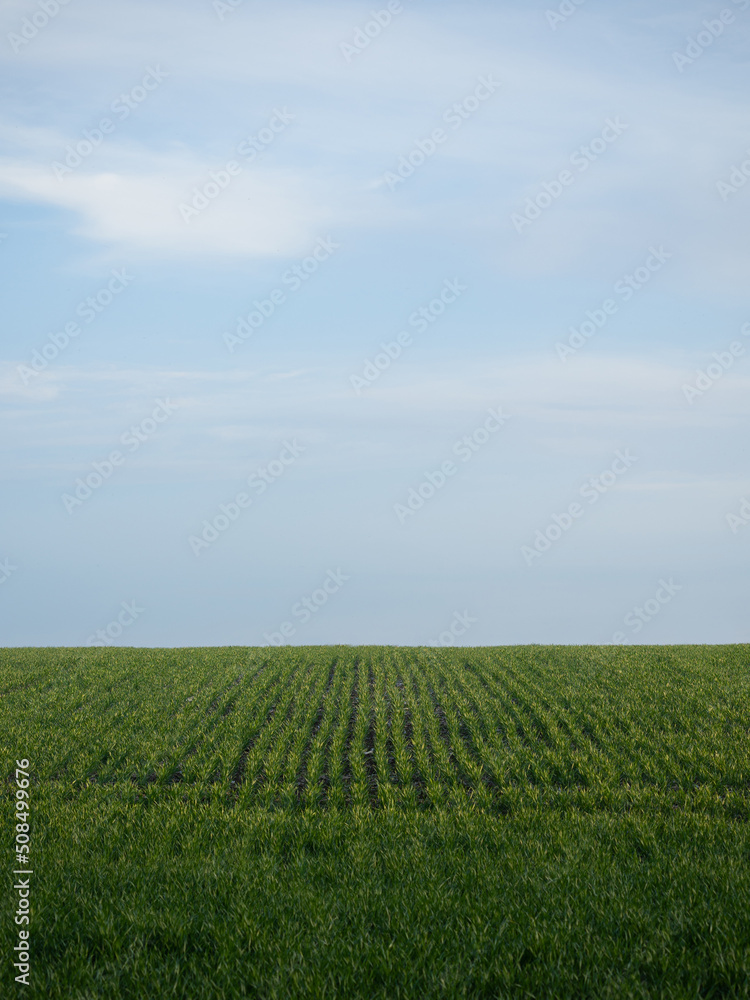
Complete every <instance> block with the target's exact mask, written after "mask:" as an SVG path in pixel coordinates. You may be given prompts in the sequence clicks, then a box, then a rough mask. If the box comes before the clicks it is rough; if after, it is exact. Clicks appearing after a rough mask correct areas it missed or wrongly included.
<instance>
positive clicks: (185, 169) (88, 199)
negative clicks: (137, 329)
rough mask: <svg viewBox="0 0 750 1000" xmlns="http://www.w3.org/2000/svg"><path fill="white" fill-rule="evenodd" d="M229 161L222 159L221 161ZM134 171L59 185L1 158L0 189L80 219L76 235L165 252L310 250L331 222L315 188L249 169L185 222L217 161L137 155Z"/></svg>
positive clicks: (48, 175) (73, 178)
mask: <svg viewBox="0 0 750 1000" xmlns="http://www.w3.org/2000/svg"><path fill="white" fill-rule="evenodd" d="M227 158H228V159H229V157H227ZM139 166H140V170H139V171H138V172H136V171H134V170H133V169H132V168H131V169H129V170H128V169H125V168H122V169H120V170H111V171H102V172H99V173H83V172H80V173H77V172H75V171H74V172H73V173H71V174H68V175H67V176H65V177H63V178H62V179H61V180H58V179H57V178H56V177H55V176H54V175H53V174H52V172H51V170H50V169H49V168H44V167H41V166H39V165H36V164H28V163H27V164H24V163H20V162H18V161H14V160H9V159H6V160H4V161H1V162H0V192H2V193H3V194H4V195H5V196H6V197H16V198H20V199H23V200H29V201H41V202H46V203H48V204H52V205H56V206H58V207H59V208H64V209H70V210H72V211H75V212H77V213H79V214H80V216H81V220H82V221H81V222H79V223H78V224H77V225H76V226H75V232H76V233H78V234H79V235H82V236H87V237H89V238H91V239H93V240H97V241H99V242H102V243H108V244H118V245H119V246H120V247H122V248H124V249H127V248H133V249H136V250H147V251H153V252H160V253H168V254H172V255H178V256H179V255H183V254H214V255H216V254H219V255H222V254H225V255H246V256H252V257H257V256H272V255H274V254H280V255H282V256H296V255H298V254H304V253H307V252H308V251H309V247H310V245H311V244H312V243H314V241H315V239H316V238H317V237H318V236H320V235H321V233H322V232H323V231H324V230H325V229H326V228H327V227H328V225H329V224H330V223H331V221H332V215H333V213H332V212H331V210H330V209H328V208H327V207H326V206H325V202H324V200H323V197H322V196H321V193H320V191H316V190H315V184H314V182H312V181H311V180H310V179H309V178H306V177H304V176H303V175H302V174H301V173H299V172H295V171H291V170H275V171H270V170H264V169H257V168H255V169H252V170H251V169H249V168H245V169H243V171H242V172H241V173H240V174H239V175H238V176H236V177H235V178H233V179H232V180H231V182H230V184H229V185H228V186H227V188H226V189H224V190H221V191H220V193H219V194H218V196H217V197H216V198H215V200H212V201H209V202H208V205H207V207H206V208H205V209H204V210H203V211H201V212H200V214H198V215H197V216H192V217H191V218H190V221H189V222H187V221H186V220H185V218H183V216H182V214H181V213H180V208H179V206H180V204H182V203H185V204H187V205H190V203H191V201H192V199H193V197H194V188H196V187H198V188H199V189H202V188H203V187H204V186H205V185H206V184H207V183H208V182H209V181H210V176H209V172H210V171H211V170H213V171H216V170H219V169H221V168H222V167H223V164H220V163H216V162H213V163H210V162H204V163H200V162H197V161H196V160H195V159H194V158H193V157H188V156H178V155H172V156H154V155H151V154H148V153H147V152H145V151H144V152H143V154H142V156H141V157H140V163H139Z"/></svg>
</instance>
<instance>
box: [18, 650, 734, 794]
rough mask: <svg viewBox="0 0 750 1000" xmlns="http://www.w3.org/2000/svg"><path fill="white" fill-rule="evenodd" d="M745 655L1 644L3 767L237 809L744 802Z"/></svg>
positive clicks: (42, 776)
mask: <svg viewBox="0 0 750 1000" xmlns="http://www.w3.org/2000/svg"><path fill="white" fill-rule="evenodd" d="M749 696H750V671H748V650H747V647H744V646H732V647H632V648H629V649H622V648H620V649H617V648H611V647H534V646H526V647H502V648H484V649H471V650H460V649H455V650H439V651H438V650H434V649H428V648H417V649H406V648H394V647H287V648H284V649H271V650H269V649H244V648H239V647H237V648H227V649H183V650H142V651H138V650H132V649H128V650H126V649H118V650H5V651H3V652H2V653H0V705H1V706H2V719H3V722H2V729H0V737H1V738H2V743H3V744H4V750H5V756H6V759H9V760H10V759H11V758H15V757H16V756H19V755H22V756H27V757H29V758H30V759H32V760H33V765H32V766H33V769H34V774H35V779H36V780H37V781H39V782H45V781H57V782H65V783H67V784H69V785H70V786H71V787H74V788H75V787H78V788H80V787H82V786H84V785H86V784H92V783H95V784H99V785H115V786H117V785H120V784H121V783H126V782H129V783H130V784H131V785H139V786H155V789H154V790H158V789H161V788H168V787H171V786H175V785H180V786H182V788H183V789H185V790H187V789H190V788H192V789H195V788H198V789H205V790H209V789H212V790H213V791H218V792H220V794H225V795H226V796H227V797H228V798H229V799H230V800H231V801H233V802H235V803H236V804H237V805H238V806H251V805H260V806H267V807H290V806H307V807H316V806H318V807H320V806H326V807H338V808H344V807H347V806H359V807H376V806H378V807H386V808H390V807H392V808H395V807H415V806H418V805H432V806H442V805H446V804H449V803H452V802H455V801H457V800H464V801H465V800H467V799H468V800H470V801H471V802H472V803H474V804H476V805H477V806H479V807H482V808H491V807H492V806H493V804H495V805H496V804H498V803H501V802H502V799H503V796H504V795H508V794H509V793H510V792H511V791H512V790H513V789H527V790H529V789H532V790H533V789H535V788H541V789H556V790H565V789H589V790H597V789H599V790H601V789H612V788H618V787H620V788H622V787H631V788H644V787H649V788H655V789H661V790H664V791H667V790H680V791H682V792H683V793H688V794H694V793H696V791H697V790H701V789H702V790H703V792H704V794H711V795H719V796H722V795H726V794H728V793H732V794H734V795H739V796H741V797H746V796H747V795H748V790H749V789H750V741H749V740H748V736H749V735H750V697H749Z"/></svg>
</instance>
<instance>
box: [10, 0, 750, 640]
mask: <svg viewBox="0 0 750 1000" xmlns="http://www.w3.org/2000/svg"><path fill="white" fill-rule="evenodd" d="M749 25H750V0H726V5H725V6H722V4H721V2H720V0H719V2H717V3H711V2H706V3H702V2H695V0H686V2H682V3H679V4H678V3H675V2H673V0H662V2H661V3H659V4H658V5H654V4H653V3H647V2H645V0H633V2H631V3H627V4H625V3H621V2H614V0H579V2H577V3H576V2H575V0H562V2H561V3H560V4H559V5H558V4H554V3H553V4H552V5H551V6H546V5H545V2H544V0H540V2H537V0H509V2H506V0H501V2H497V0H495V2H481V0H469V2H466V0H461V2H454V0H440V2H428V0H402V2H398V0H391V2H388V0H386V2H382V0H381V2H376V3H375V5H374V6H373V4H371V3H366V4H360V3H355V2H346V0H341V2H330V3H322V2H318V0H306V2H304V3H295V2H289V0H276V2H273V3H271V2H268V0H231V2H226V3H225V2H223V0H216V2H213V3H212V2H211V0H180V2H179V3H178V2H176V0H149V2H140V0H107V3H101V2H99V3H96V2H94V0H68V2H62V0H5V2H4V4H3V6H2V9H1V10H0V45H1V46H3V48H4V52H3V59H2V69H1V70H0V73H1V74H2V94H3V98H4V99H3V102H2V107H3V110H2V112H0V203H1V205H0V274H1V275H2V286H3V315H2V319H3V322H2V331H3V335H2V347H1V349H0V401H1V403H2V422H3V425H4V432H3V435H2V452H3V454H2V472H1V474H2V480H3V482H2V496H3V507H4V515H3V518H2V530H1V532H0V644H2V645H5V646H50V645H51V646H72V647H80V646H86V645H126V646H218V645H221V646H226V645H252V646H260V645H280V644H287V643H289V644H301V645H311V644H318V643H326V644H327V643H347V644H349V643H351V644H370V643H377V644H397V645H453V644H455V645H470V646H477V645H507V644H516V643H541V644H548V643H553V644H567V643H615V644H635V643H645V644H657V643H736V642H747V641H748V640H749V639H750V630H749V627H748V622H749V621H750V619H749V618H748V614H747V605H748V594H749V591H750V588H749V586H748V574H747V564H748V554H749V553H750V471H749V470H748V463H747V456H748V447H747V435H748V415H749V414H750V404H749V395H748V389H749V388H750V301H749V300H748V272H749V270H750V243H748V239H747V233H748V221H749V219H750V211H749V209H750V184H748V183H747V181H748V179H749V178H750V114H749V109H748V97H747V95H748V93H750V88H749V87H748V84H749V83H750V79H749V78H750V73H749V72H748V55H747V53H748V41H749V40H750V31H749V29H748V26H749Z"/></svg>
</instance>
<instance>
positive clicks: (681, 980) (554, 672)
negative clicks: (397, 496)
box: [0, 646, 750, 1000]
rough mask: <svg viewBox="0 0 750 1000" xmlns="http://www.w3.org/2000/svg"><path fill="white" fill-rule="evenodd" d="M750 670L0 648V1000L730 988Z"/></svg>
mask: <svg viewBox="0 0 750 1000" xmlns="http://www.w3.org/2000/svg"><path fill="white" fill-rule="evenodd" d="M749 653H750V648H749V647H747V646H726V647H718V646H714V647H689V646H685V647H630V648H613V647H513V648H510V647H508V648H495V649H476V650H443V651H435V650H429V649H403V648H402V649H393V648H385V647H362V648H355V647H325V648H324V647H310V648H286V649H279V650H268V649H243V648H230V649H210V650H208V649H195V650H143V651H137V650H125V649H120V650H91V649H87V650H5V651H2V652H0V695H2V698H1V699H0V744H2V749H3V757H4V759H5V761H6V773H7V779H8V780H7V782H6V785H5V790H6V791H5V795H4V800H3V801H4V802H6V807H5V808H4V809H3V813H2V825H1V828H0V836H2V838H3V839H2V843H3V844H5V845H6V850H5V851H4V852H3V854H2V855H0V856H5V857H6V859H7V862H6V863H7V869H6V870H7V871H8V879H7V881H6V885H7V886H8V889H7V891H6V892H5V893H4V896H3V900H2V914H3V916H2V925H1V926H0V945H1V946H2V949H3V951H2V954H3V957H4V965H3V973H2V976H3V979H2V983H3V995H4V996H5V995H8V996H13V995H16V994H17V993H20V994H25V995H26V996H30V997H45V998H49V1000H56V998H65V1000H68V998H76V1000H78V998H91V1000H94V998H97V1000H98V998H123V1000H129V998H131V997H132V998H142V997H144V998H145V997H148V998H151V997H159V998H160V997H179V998H185V1000H203V998H206V1000H207V998H219V997H226V998H234V997H257V998H269V1000H270V998H279V1000H281V998H284V1000H286V998H290V1000H291V998H304V997H340V998H343V1000H359V998H371V997H372V998H375V997H378V998H381V997H382V998H415V1000H417V998H419V1000H421V998H432V997H445V998H453V997H456V998H462V997H466V998H470V997H471V998H475V997H476V998H479V997H482V998H505V997H508V998H511V997H513V998H515V997H529V998H532V997H533V998H547V997H548V998H555V1000H557V998H571V1000H582V998H592V1000H594V998H597V1000H598V998H610V997H611V998H618V1000H619V998H629V997H633V998H641V997H644V998H645V997H660V998H661V997H664V998H667V997H669V998H672V997H674V998H683V997H684V998H688V997H690V998H696V1000H697V998H713V997H715V998H725V997H750V836H749V835H748V818H749V817H750V668H749V663H750V659H749V657H748V654H749ZM20 757H27V758H29V760H30V761H31V772H32V779H33V780H32V784H31V788H30V793H31V814H32V824H31V850H32V852H33V853H32V862H33V865H32V867H34V871H35V875H34V881H33V883H32V889H33V896H32V923H31V934H32V938H31V941H32V948H31V953H32V985H31V987H30V988H28V989H27V988H25V987H23V986H16V984H15V983H14V982H13V973H12V972H11V971H10V962H11V961H12V959H10V958H7V960H5V958H6V956H9V955H10V954H11V952H12V948H13V945H14V944H15V943H16V939H15V927H14V925H13V917H12V909H13V908H14V897H13V895H12V892H11V890H10V888H9V887H10V885H11V882H10V878H11V875H10V873H11V871H12V868H13V867H14V864H13V853H12V850H11V848H12V843H13V836H14V831H13V823H14V819H13V812H12V798H13V796H14V787H15V786H14V785H13V784H11V781H10V777H11V772H12V770H13V768H14V767H15V760H16V758H20Z"/></svg>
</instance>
